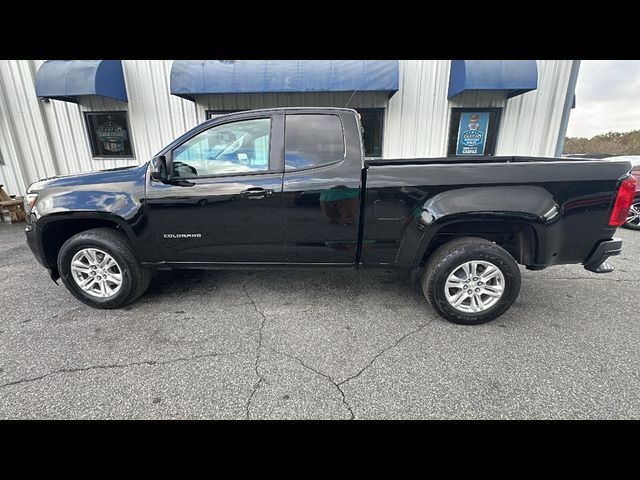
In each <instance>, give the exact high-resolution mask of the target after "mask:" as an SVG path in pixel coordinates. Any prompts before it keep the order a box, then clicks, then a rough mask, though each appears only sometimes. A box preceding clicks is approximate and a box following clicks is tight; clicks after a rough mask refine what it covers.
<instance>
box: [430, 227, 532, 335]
mask: <svg viewBox="0 0 640 480" xmlns="http://www.w3.org/2000/svg"><path fill="white" fill-rule="evenodd" d="M422 291H423V293H424V295H425V296H426V297H427V299H428V300H429V303H430V304H431V305H432V306H433V308H435V309H436V310H437V312H438V313H439V314H440V315H441V316H443V317H444V318H446V319H447V320H449V321H451V322H454V323H460V324H463V325H480V324H482V323H486V322H488V321H491V320H493V319H495V318H497V317H499V316H500V315H502V314H503V313H504V312H506V311H507V310H508V309H509V307H511V305H512V304H513V302H514V301H515V299H516V297H517V296H518V293H519V291H520V269H519V268H518V264H517V263H516V262H515V260H514V259H513V257H512V256H511V255H509V253H508V252H507V251H506V250H504V249H503V248H501V247H499V246H498V245H496V244H495V243H493V242H490V241H488V240H485V239H483V238H477V237H464V238H459V239H456V240H452V241H451V242H448V243H445V244H444V245H442V246H441V247H439V248H438V249H437V250H436V251H435V252H433V254H432V255H431V257H430V258H429V261H428V262H427V265H426V268H425V270H424V272H423V275H422Z"/></svg>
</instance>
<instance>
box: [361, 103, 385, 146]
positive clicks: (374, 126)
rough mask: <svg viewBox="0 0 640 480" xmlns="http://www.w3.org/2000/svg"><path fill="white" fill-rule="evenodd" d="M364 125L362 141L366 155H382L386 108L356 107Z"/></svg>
mask: <svg viewBox="0 0 640 480" xmlns="http://www.w3.org/2000/svg"><path fill="white" fill-rule="evenodd" d="M356 110H357V112H358V113H359V114H360V123H361V125H362V130H363V132H362V143H364V156H365V157H381V156H382V130H383V128H384V108H356Z"/></svg>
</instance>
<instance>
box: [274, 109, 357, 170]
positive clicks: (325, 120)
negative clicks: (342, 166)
mask: <svg viewBox="0 0 640 480" xmlns="http://www.w3.org/2000/svg"><path fill="white" fill-rule="evenodd" d="M284 149H285V157H284V162H285V167H286V169H287V170H296V169H300V168H309V167H318V166H321V165H328V164H330V163H335V162H339V161H340V160H342V159H343V158H344V151H345V149H344V135H343V133H342V121H341V120H340V117H338V116H337V115H317V114H316V115H287V120H286V125H285V134H284Z"/></svg>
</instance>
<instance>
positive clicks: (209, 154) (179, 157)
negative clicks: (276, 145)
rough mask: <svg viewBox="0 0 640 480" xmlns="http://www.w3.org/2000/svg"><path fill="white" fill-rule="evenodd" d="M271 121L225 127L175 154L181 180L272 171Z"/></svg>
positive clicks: (195, 139) (208, 132)
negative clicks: (270, 147) (270, 164)
mask: <svg viewBox="0 0 640 480" xmlns="http://www.w3.org/2000/svg"><path fill="white" fill-rule="evenodd" d="M270 138H271V119H269V118H257V119H252V120H241V121H238V122H231V123H225V124H223V125H218V126H215V127H212V128H210V129H208V130H205V131H204V132H200V133H199V134H198V135H196V136H195V137H193V138H191V139H189V140H187V141H186V142H185V143H183V144H182V145H180V146H179V147H177V148H176V149H175V150H174V151H173V171H174V175H175V176H177V177H194V176H204V175H225V174H226V175H233V174H242V173H252V172H261V171H262V172H264V171H267V170H269V141H270Z"/></svg>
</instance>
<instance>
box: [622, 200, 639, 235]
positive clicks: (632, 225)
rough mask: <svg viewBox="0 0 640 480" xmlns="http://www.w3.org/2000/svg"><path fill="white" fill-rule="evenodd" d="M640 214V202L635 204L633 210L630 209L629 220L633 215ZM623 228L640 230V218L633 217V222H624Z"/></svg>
mask: <svg viewBox="0 0 640 480" xmlns="http://www.w3.org/2000/svg"><path fill="white" fill-rule="evenodd" d="M638 213H640V202H633V203H632V204H631V208H629V216H628V217H627V218H630V217H631V215H632V214H638ZM622 226H623V227H625V228H628V229H630V230H640V217H633V219H632V220H631V222H624V223H623V224H622Z"/></svg>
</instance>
